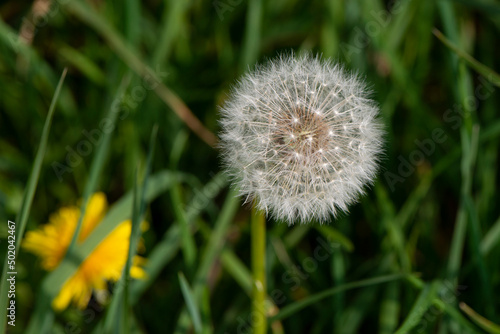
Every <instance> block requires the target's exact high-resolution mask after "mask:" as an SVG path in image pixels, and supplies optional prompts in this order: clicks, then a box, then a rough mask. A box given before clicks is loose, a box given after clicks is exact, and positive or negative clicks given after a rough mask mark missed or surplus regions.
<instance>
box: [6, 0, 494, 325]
mask: <svg viewBox="0 0 500 334" xmlns="http://www.w3.org/2000/svg"><path fill="white" fill-rule="evenodd" d="M0 16H1V21H0V152H1V153H0V171H1V173H0V217H2V222H1V224H0V235H1V241H0V246H1V250H0V255H2V258H4V253H5V252H6V249H7V248H6V243H5V242H4V241H5V240H6V238H7V219H10V220H13V219H14V217H16V215H18V214H19V212H20V210H22V209H21V205H22V203H23V192H24V191H25V189H26V185H27V180H28V177H29V175H30V172H31V170H32V168H33V166H34V159H35V155H36V153H37V150H38V147H39V143H40V142H41V139H40V138H41V135H42V129H43V126H44V122H45V120H46V118H47V113H48V110H49V106H50V103H51V100H52V98H53V96H54V92H55V90H56V86H57V83H58V80H59V78H60V76H61V73H62V71H63V69H64V68H65V67H67V68H68V73H67V76H66V79H65V82H64V86H63V88H62V90H61V93H60V95H59V97H58V98H57V104H56V109H55V113H54V116H53V120H52V127H51V129H50V132H49V136H48V142H47V149H46V151H45V156H44V159H43V164H42V166H41V170H40V176H39V178H38V179H37V181H38V182H37V184H38V186H37V189H36V194H35V197H34V200H33V206H32V207H31V210H30V211H29V217H28V220H27V226H26V229H27V230H33V229H36V228H37V227H38V226H39V225H40V224H44V223H46V222H47V221H48V217H49V215H50V214H51V213H53V212H55V211H56V210H57V209H58V208H60V207H61V206H63V205H68V204H75V203H77V201H78V199H80V198H82V197H83V196H84V194H85V191H87V192H88V191H103V192H105V193H106V195H107V197H108V201H109V202H110V203H114V202H116V201H118V200H120V199H121V198H122V196H123V195H124V194H125V193H127V192H128V191H131V190H132V189H133V187H134V175H135V173H136V170H137V169H138V168H139V170H140V171H141V174H140V175H142V173H143V171H144V169H145V168H144V166H145V165H146V157H147V154H148V150H149V149H150V148H151V144H150V134H151V132H152V129H153V127H154V125H155V124H157V125H158V127H159V129H158V136H157V138H156V141H155V142H156V148H155V150H154V151H155V152H154V159H153V160H152V164H151V169H152V171H151V174H152V175H158V174H157V173H159V172H161V171H166V173H171V174H168V175H169V176H168V177H170V179H168V180H169V181H168V182H170V183H168V182H167V185H165V186H161V185H160V186H158V194H157V195H156V196H154V199H153V200H152V201H151V202H150V204H149V205H147V207H146V220H148V222H149V223H150V228H149V230H148V231H146V232H145V233H144V235H143V237H144V240H145V248H146V252H145V256H146V257H148V258H150V265H151V266H152V269H151V268H150V269H148V270H150V276H149V279H148V280H147V281H145V282H143V283H141V284H142V285H141V286H139V285H140V284H136V282H133V283H131V284H132V289H135V290H133V291H135V292H134V293H135V297H134V298H136V300H134V301H133V302H132V301H129V302H130V311H127V314H128V321H129V322H130V323H129V329H130V331H131V332H138V333H174V332H176V333H186V332H188V333H190V332H195V331H196V332H203V333H221V334H225V333H250V332H251V329H250V323H251V314H250V310H251V302H252V301H251V299H250V297H249V296H250V295H249V291H250V284H251V278H250V249H249V247H250V234H249V232H250V231H249V215H250V210H249V207H248V206H240V202H238V201H237V200H234V196H233V193H232V192H231V191H230V188H229V186H228V181H227V180H226V179H225V177H224V176H223V175H222V174H218V173H219V172H220V164H219V159H218V151H217V149H216V148H215V149H214V148H213V147H211V145H209V144H210V143H208V144H207V143H206V142H205V141H204V140H203V139H201V138H200V137H199V136H198V135H197V134H196V133H195V132H198V133H199V131H195V132H193V131H191V130H190V128H189V127H188V126H186V123H185V122H183V121H182V120H181V119H180V118H179V117H178V116H177V115H176V112H177V113H185V112H186V109H185V107H186V106H187V108H189V109H190V110H191V112H192V113H193V114H194V115H195V116H196V117H197V118H198V119H199V120H200V121H201V123H202V124H203V125H204V126H205V127H206V128H207V129H208V130H209V131H211V132H213V133H217V131H218V124H217V119H218V114H217V106H218V105H220V104H222V103H223V102H224V99H225V98H226V94H227V92H228V91H229V89H230V87H231V84H232V83H234V82H235V80H237V78H238V77H239V76H240V75H241V74H243V73H244V72H246V71H247V70H248V68H251V67H252V66H253V65H254V64H256V63H259V62H263V61H265V60H266V59H268V58H272V57H275V56H277V55H279V54H280V53H283V52H285V53H289V52H290V50H294V52H297V53H301V52H307V51H312V52H313V53H318V54H322V56H323V57H324V58H331V59H333V60H335V61H338V62H340V63H342V64H343V65H344V66H345V67H346V68H347V69H349V70H352V71H355V72H358V73H359V74H360V75H362V76H363V77H365V78H366V81H367V82H368V84H369V86H370V88H371V89H372V90H373V95H372V96H373V99H374V100H376V101H377V102H378V104H379V105H380V108H381V118H382V121H383V122H384V124H385V130H386V149H385V156H384V158H383V160H382V162H381V171H380V174H379V177H378V181H377V183H376V184H375V186H373V187H372V188H371V189H370V190H368V192H367V195H366V196H365V197H363V198H362V200H361V202H360V203H359V204H356V205H354V206H352V207H351V210H350V213H349V214H348V215H347V214H344V215H342V216H341V217H339V218H337V219H335V220H334V219H333V218H332V221H331V223H330V224H329V225H324V226H318V225H314V224H309V225H302V226H298V225H296V226H292V227H288V226H287V225H285V224H284V223H280V222H275V221H272V220H268V222H267V226H268V228H267V231H268V235H267V256H266V260H267V278H268V293H269V294H270V296H271V298H273V299H274V304H275V305H274V306H273V307H271V308H270V310H269V317H273V316H274V317H275V318H273V319H272V321H271V325H270V332H273V333H343V334H344V333H345V334H347V333H394V332H396V331H398V333H440V334H444V333H484V332H489V333H499V327H498V325H497V326H496V327H495V325H494V323H496V324H500V313H499V310H500V298H498V296H500V284H499V283H500V264H499V261H498V258H499V256H500V246H499V245H500V219H499V216H500V204H499V203H500V194H499V193H498V188H499V185H500V182H499V172H498V170H499V166H500V162H499V160H498V159H499V151H500V150H499V144H500V140H499V138H500V119H499V117H498V116H499V108H498V105H499V102H500V99H499V98H500V95H499V94H498V89H499V85H500V77H499V76H498V74H496V72H495V70H497V71H498V68H499V66H500V64H499V59H500V58H499V55H500V52H499V47H498V45H499V44H498V41H499V39H498V38H499V37H498V36H499V33H500V2H498V1H493V0H478V1H467V0H460V1H459V0H456V1H452V0H443V1H431V0H421V1H410V0H408V1H405V0H402V1H382V0H351V1H347V0H345V1H342V0H332V1H294V0H287V1H285V0H276V1H269V2H266V1H262V0H249V1H243V0H215V1H198V0H194V1H179V0H165V1H160V0H147V1H139V0H126V1H116V0H115V1H100V0H92V1H82V0H60V1H59V2H57V1H51V0H35V1H23V0H19V1H18V0H16V1H7V2H2V3H1V4H0ZM433 32H434V33H433ZM438 37H439V38H438ZM115 111H119V113H118V114H116V113H115V115H117V116H118V118H117V120H116V124H115V126H113V127H114V131H113V132H112V133H111V134H110V135H111V136H110V142H109V147H104V148H102V145H103V144H102V143H97V144H94V143H91V145H90V146H87V147H86V148H85V147H83V146H81V145H83V144H81V143H82V141H86V140H89V141H90V139H88V137H87V136H86V135H85V133H95V130H98V131H100V132H101V135H103V136H104V131H103V128H105V127H107V126H110V124H108V123H106V122H107V120H109V119H110V117H112V115H113V112H115ZM103 122H104V123H103ZM188 123H189V122H188ZM93 131H94V132H93ZM207 138H208V139H207ZM101 139H102V138H101ZM205 139H207V140H208V141H209V140H210V135H207V136H205ZM79 145H80V146H79ZM88 147H90V149H88ZM79 149H80V150H81V152H85V153H84V154H81V153H78V150H79ZM72 152H73V153H72ZM75 152H76V153H75ZM67 159H69V160H67ZM80 160H81V161H80ZM68 161H70V162H71V163H73V164H74V166H70V167H69V168H67V169H60V168H61V166H62V165H65V166H68ZM93 163H94V164H96V165H102V169H99V168H97V169H96V170H95V171H94V170H93V169H92V168H91V166H92V164H93ZM62 170H64V172H62ZM93 177H96V178H95V179H94V181H95V183H92V182H94V181H91V180H92V178H93ZM151 177H153V176H151ZM150 180H151V178H150ZM155 180H156V179H155ZM89 182H90V183H89ZM159 183H161V182H159ZM89 184H90V185H89ZM125 208H126V209H127V210H128V211H127V212H129V213H130V212H131V210H132V209H131V207H130V206H128V207H125ZM111 220H112V219H111ZM113 223H118V221H114V222H113ZM183 224H184V225H183ZM187 224H190V225H189V226H190V227H191V228H190V229H187V230H183V226H184V227H186V226H187ZM174 229H177V230H175V231H176V232H175V233H177V234H175V233H173V232H172V231H173V230H174ZM179 230H181V231H184V232H186V231H187V232H188V233H187V234H185V233H184V232H181V235H182V237H180V235H179ZM169 233H173V234H169ZM183 233H184V234H183ZM165 236H166V237H165ZM326 240H330V242H331V244H333V246H334V247H333V250H332V249H329V248H328V250H329V251H331V252H329V253H328V257H327V258H326V259H324V260H319V259H318V258H317V257H315V256H316V254H315V250H316V248H317V247H318V245H323V244H324V243H326ZM17 271H18V276H17V295H16V303H17V305H18V307H17V318H16V320H17V321H16V327H15V328H14V327H9V328H8V331H9V332H12V333H24V332H25V331H27V327H28V324H29V323H30V321H32V322H33V323H36V319H38V320H40V319H44V320H46V321H44V324H43V326H44V327H42V328H43V330H47V331H48V332H51V333H90V332H92V331H94V332H97V333H100V332H103V331H104V330H103V329H102V327H101V326H102V324H103V323H104V322H105V321H106V316H107V315H108V316H109V313H108V312H109V303H108V304H107V306H106V305H105V307H104V308H102V309H101V308H98V309H97V310H96V308H95V307H90V306H89V307H88V308H87V310H84V311H81V310H77V309H75V308H73V307H71V308H69V309H67V310H66V311H64V312H62V313H57V314H55V315H54V316H53V313H52V312H51V311H50V309H48V310H47V309H45V310H42V309H41V308H40V307H39V306H38V307H37V306H36V305H37V300H38V299H40V298H41V297H40V296H41V295H43V294H44V290H43V289H44V288H43V285H42V284H41V283H40V282H41V281H42V280H43V279H47V273H46V272H45V271H43V270H42V269H41V268H40V265H39V260H37V258H36V257H35V256H33V255H32V254H29V253H26V252H23V251H22V249H21V251H20V253H19V256H18V259H17ZM179 272H182V273H183V275H184V276H185V278H186V281H187V282H188V284H189V285H190V286H191V289H192V290H193V291H195V292H194V293H193V294H191V295H190V294H189V293H188V294H186V293H185V291H184V290H183V289H182V288H181V283H180V282H181V281H182V280H181V281H180V280H179V277H178V273H179ZM399 274H401V276H395V278H394V279H391V281H390V282H385V283H384V282H377V281H370V280H371V279H373V278H377V277H393V276H387V275H399ZM364 280H368V281H366V282H364ZM360 281H361V285H363V284H365V283H366V284H365V285H366V286H362V287H359V288H355V287H356V282H360ZM363 282H364V283H363ZM351 283H354V286H351V285H349V284H351ZM134 284H135V285H134ZM332 288H334V289H335V288H337V290H333V291H332V290H331V289H332ZM112 291H113V289H112V285H110V292H112ZM273 291H277V292H276V293H275V294H274V296H273V294H272V292H273ZM321 292H326V293H325V295H321V294H320V295H317V294H319V293H321ZM190 296H191V298H190ZM310 297H318V299H317V300H314V299H307V298H310ZM111 300H112V298H111ZM186 301H188V304H189V303H194V305H195V306H194V308H195V309H196V310H198V314H201V316H200V320H199V321H200V322H201V328H202V329H201V330H200V329H199V328H196V326H194V325H193V324H195V323H196V322H197V320H195V319H193V316H194V315H193V314H195V313H196V312H194V313H193V312H192V309H191V308H190V309H189V310H188V309H186ZM301 302H302V303H303V302H306V304H307V305H306V307H304V308H300V306H301V305H302V306H304V305H303V304H301ZM2 307H3V306H2ZM472 310H474V311H472ZM44 312H45V313H44ZM474 312H476V313H474ZM52 316H53V317H52ZM68 324H72V325H71V326H68ZM73 324H74V326H73ZM32 326H33V325H32ZM37 330H40V331H42V329H41V328H37V329H36V330H35V331H34V332H37ZM31 331H32V332H33V328H32V329H31Z"/></svg>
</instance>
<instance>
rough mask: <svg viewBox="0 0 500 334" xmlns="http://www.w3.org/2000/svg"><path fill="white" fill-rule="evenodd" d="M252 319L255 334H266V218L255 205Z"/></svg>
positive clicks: (253, 215) (252, 223)
mask: <svg viewBox="0 0 500 334" xmlns="http://www.w3.org/2000/svg"><path fill="white" fill-rule="evenodd" d="M251 234H252V276H253V291H252V318H253V319H254V322H253V324H252V326H253V333H254V334H265V333H266V331H267V319H266V261H265V260H266V217H265V214H264V212H262V211H259V210H258V209H257V208H256V207H255V205H254V206H253V208H252V222H251Z"/></svg>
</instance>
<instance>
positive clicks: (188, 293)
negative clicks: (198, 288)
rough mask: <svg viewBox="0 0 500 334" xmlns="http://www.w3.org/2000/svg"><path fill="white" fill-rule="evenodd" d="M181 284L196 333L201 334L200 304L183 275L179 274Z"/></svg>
mask: <svg viewBox="0 0 500 334" xmlns="http://www.w3.org/2000/svg"><path fill="white" fill-rule="evenodd" d="M179 282H180V284H181V291H182V295H183V296H184V300H185V301H186V306H187V309H188V312H189V315H190V316H191V320H192V321H193V325H194V331H195V333H201V330H202V326H201V316H200V309H199V307H198V303H197V302H196V300H197V298H196V297H195V296H194V293H193V291H192V290H191V288H190V287H189V284H188V282H187V280H186V278H185V277H184V275H183V274H182V273H179Z"/></svg>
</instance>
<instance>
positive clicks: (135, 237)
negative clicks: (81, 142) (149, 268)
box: [104, 126, 158, 333]
mask: <svg viewBox="0 0 500 334" xmlns="http://www.w3.org/2000/svg"><path fill="white" fill-rule="evenodd" d="M157 133H158V127H157V126H155V127H154V129H153V131H152V133H151V139H150V143H149V153H148V157H147V161H146V170H145V173H144V180H143V183H142V187H140V188H139V184H138V173H139V171H138V170H137V172H136V175H135V184H134V189H133V199H132V229H131V232H130V242H129V249H128V255H127V262H126V263H125V267H124V269H123V273H122V276H121V277H120V279H119V280H118V282H117V283H116V285H115V288H114V293H113V300H112V301H111V305H110V307H109V311H108V314H107V315H106V320H105V322H104V332H105V333H113V332H115V333H122V332H125V333H128V332H129V324H128V321H127V318H128V317H127V314H128V312H129V309H130V298H129V295H130V293H129V290H130V289H129V282H130V280H131V278H130V269H131V268H132V261H133V258H134V256H135V254H136V252H137V245H138V243H139V239H140V234H141V230H140V225H141V221H142V217H143V216H144V210H145V207H146V200H145V198H144V196H145V194H146V185H147V183H148V179H149V174H150V172H151V164H152V160H153V154H154V148H155V142H156V135H157ZM119 305H122V312H121V313H119ZM120 320H121V321H120ZM120 326H122V327H121V328H120ZM113 329H114V330H113Z"/></svg>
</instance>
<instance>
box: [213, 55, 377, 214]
mask: <svg viewBox="0 0 500 334" xmlns="http://www.w3.org/2000/svg"><path fill="white" fill-rule="evenodd" d="M221 115H222V117H221V121H220V125H221V128H222V130H221V134H220V138H221V144H220V146H221V149H222V153H223V161H224V164H225V166H226V167H227V170H228V172H229V173H230V175H231V176H232V178H233V180H234V182H235V183H236V184H237V185H238V187H239V189H240V191H241V195H243V196H245V197H246V200H247V201H252V200H255V201H256V204H257V206H258V208H259V209H262V210H265V211H266V212H267V213H270V214H271V215H272V216H274V217H275V218H276V219H282V220H285V221H286V222H288V223H289V224H293V223H294V222H296V221H298V222H302V223H305V222H309V221H311V220H317V221H320V222H324V221H325V220H327V219H328V218H329V217H330V215H333V216H335V215H336V214H337V213H338V211H339V210H341V211H347V208H348V205H349V204H351V203H353V202H355V201H356V200H357V198H358V197H359V196H360V195H361V194H362V193H363V191H364V188H365V186H366V185H368V184H371V183H372V182H373V180H374V178H375V174H376V171H377V165H378V163H377V162H378V157H379V155H380V153H381V149H382V130H381V125H380V123H379V122H378V120H377V115H378V108H377V106H376V105H375V103H374V102H373V101H372V100H370V99H369V98H368V91H367V88H366V86H365V84H364V83H363V82H362V81H361V80H360V78H359V77H357V76H356V75H354V74H350V73H348V72H346V71H345V70H344V69H343V68H342V67H341V66H339V65H338V64H334V63H332V62H331V61H327V60H322V59H320V58H319V57H313V56H311V55H305V56H294V55H290V56H282V57H279V58H277V59H276V60H273V61H270V62H268V63H267V64H266V65H263V66H259V67H257V68H256V69H255V70H254V71H253V72H251V73H248V74H246V75H245V76H244V77H243V78H242V79H241V80H240V81H239V82H238V83H237V84H236V86H235V87H234V88H233V90H232V92H231V94H230V96H229V99H228V100H227V102H226V104H225V105H224V106H223V107H222V109H221Z"/></svg>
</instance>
